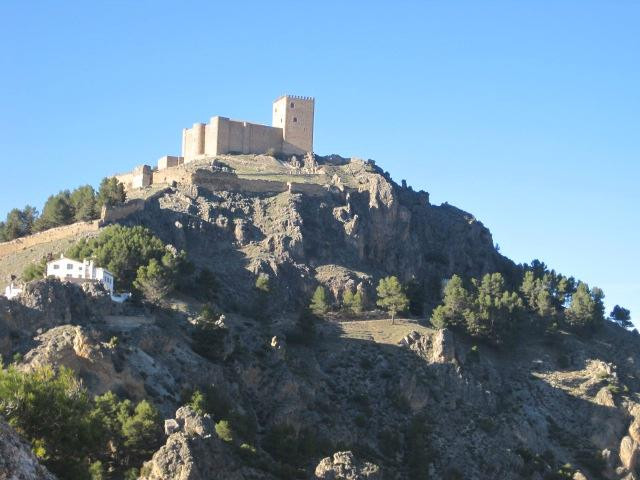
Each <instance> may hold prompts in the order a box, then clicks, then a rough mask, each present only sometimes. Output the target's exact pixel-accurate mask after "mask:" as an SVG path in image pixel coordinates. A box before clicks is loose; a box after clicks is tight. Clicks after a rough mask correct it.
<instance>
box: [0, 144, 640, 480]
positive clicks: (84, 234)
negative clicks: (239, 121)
mask: <svg viewBox="0 0 640 480" xmlns="http://www.w3.org/2000/svg"><path fill="white" fill-rule="evenodd" d="M119 178H121V179H124V178H126V177H123V176H119ZM114 225H117V226H119V227H118V228H120V227H124V229H123V230H121V231H119V232H125V234H126V232H127V231H128V230H126V228H129V227H144V228H146V229H147V231H148V232H149V233H148V234H149V235H152V236H153V237H154V239H159V240H160V242H161V243H162V244H164V245H168V246H170V248H169V249H168V251H170V252H184V254H185V257H186V260H188V263H189V264H190V265H191V266H192V267H193V268H192V270H189V271H187V269H185V271H186V273H184V277H181V278H180V279H179V280H180V282H181V284H180V282H177V283H178V284H177V286H176V288H175V289H174V291H173V292H171V293H168V294H167V295H165V296H164V297H163V298H161V299H159V300H158V301H151V300H149V299H146V300H144V299H142V298H140V297H139V298H137V299H135V300H134V301H133V302H131V303H129V304H124V305H119V304H114V303H113V302H111V301H110V300H109V297H108V296H107V295H106V292H104V291H103V290H102V289H101V288H99V286H95V285H88V284H85V285H82V286H79V285H74V284H70V283H65V282H60V281H58V280H52V279H42V280H37V281H34V282H30V283H29V284H28V285H27V286H26V287H25V291H24V293H23V294H22V296H20V297H18V298H17V299H16V300H12V301H9V300H5V299H0V354H2V356H3V358H15V365H16V368H17V369H18V370H20V371H23V372H29V371H37V370H38V368H39V367H41V366H46V365H50V366H54V367H60V366H66V367H69V368H71V369H72V370H73V371H74V372H75V373H76V374H77V375H78V377H79V378H81V379H82V382H83V388H86V390H87V392H88V395H90V396H93V395H104V394H105V393H107V392H114V393H115V394H116V395H118V396H119V398H122V399H125V398H127V399H130V400H131V401H132V402H134V403H137V402H141V401H143V400H147V401H149V402H151V403H152V404H153V405H154V406H155V407H156V408H157V409H158V411H159V412H160V414H161V417H162V418H164V419H167V420H170V421H169V422H168V423H167V431H166V435H158V436H156V437H153V438H152V440H150V441H149V442H148V444H147V445H146V446H147V450H144V449H143V450H142V452H140V451H138V450H135V452H136V455H133V454H131V456H132V457H135V459H136V462H138V463H137V464H136V463H135V462H134V461H133V460H132V461H131V462H129V463H127V462H126V461H124V460H122V458H123V457H124V456H127V455H128V454H127V453H126V452H127V450H126V448H125V447H121V446H117V448H122V449H123V450H122V452H125V453H123V454H122V455H120V453H118V454H117V455H116V454H114V455H107V454H104V452H103V453H101V454H100V455H102V456H100V455H98V456H95V455H94V454H93V453H91V454H92V455H94V457H91V460H92V461H94V460H96V459H97V458H99V459H100V461H101V462H102V464H103V466H106V465H107V464H108V465H110V466H111V470H109V469H106V468H105V475H108V476H110V477H109V478H123V477H122V475H123V474H124V471H125V467H126V468H127V470H126V471H127V472H128V473H127V475H131V476H129V477H127V478H141V479H145V480H159V479H169V478H171V479H184V480H187V479H189V480H194V479H210V478H221V479H222V478H224V479H249V478H252V479H253V478H263V479H272V478H273V479H275V478H321V479H333V478H349V479H364V478H368V479H374V478H377V479H381V478H384V479H387V478H388V479H405V478H406V479H422V478H431V479H462V478H465V479H489V478H504V479H543V478H544V479H548V478H549V479H553V478H574V479H576V480H579V479H583V478H590V479H591V478H593V479H596V478H610V479H619V478H625V479H633V478H636V468H637V456H638V452H640V448H639V446H638V445H639V444H640V433H639V432H640V395H639V392H640V370H639V369H638V365H640V356H639V354H638V352H639V349H638V347H639V346H640V343H639V339H638V336H637V335H636V334H635V333H632V332H628V331H626V330H625V329H624V328H621V327H620V326H619V325H616V324H615V323H614V322H609V321H605V320H604V317H603V312H600V311H599V310H598V309H599V308H600V307H599V303H598V302H599V301H600V300H601V298H600V297H599V294H598V291H597V290H596V289H591V290H589V289H588V288H587V287H585V286H582V287H580V284H579V283H577V282H575V281H574V279H572V278H570V277H564V276H562V275H560V274H557V273H556V272H554V271H552V270H549V269H548V268H547V267H546V266H544V265H543V264H540V263H539V262H538V263H532V265H531V266H522V265H516V264H514V263H513V262H512V261H511V260H509V259H508V258H505V257H504V256H502V255H501V254H500V253H499V252H498V251H497V250H496V248H495V246H494V242H493V239H492V237H491V233H490V232H489V230H488V229H487V228H486V227H485V226H484V225H483V224H482V223H481V222H480V221H478V220H477V219H475V218H474V217H473V215H471V214H470V213H467V212H464V211H462V210H460V209H458V208H456V207H453V206H451V205H448V204H443V205H432V204H431V203H430V202H429V195H428V193H427V192H423V191H414V190H413V189H412V188H411V187H410V186H408V185H406V183H405V182H401V183H400V184H398V183H396V182H395V181H393V180H392V179H391V177H390V176H389V175H388V174H387V173H386V172H384V171H383V170H382V169H380V168H379V167H378V166H376V165H375V163H373V162H371V161H363V160H359V159H346V158H341V157H338V156H330V157H313V162H311V163H307V164H301V163H295V162H293V161H291V159H287V160H282V159H278V158H276V157H272V156H267V155H220V156H216V157H210V158H204V159H199V160H196V161H193V162H191V163H188V164H184V165H176V166H173V167H169V168H164V169H162V170H155V171H153V172H152V181H150V182H149V185H148V186H146V187H144V188H133V185H129V186H128V190H127V202H126V203H124V204H121V205H115V206H111V207H109V208H106V209H105V210H104V211H103V213H102V215H101V218H100V219H96V220H94V221H92V222H88V223H82V224H75V225H72V226H68V227H60V230H55V231H53V230H52V231H49V233H47V232H44V233H42V234H38V235H40V237H37V236H32V237H25V238H23V239H21V240H20V241H14V242H13V243H11V244H1V245H0V271H1V272H2V273H3V274H6V273H17V274H20V272H22V270H23V267H24V266H26V265H27V264H28V263H30V262H33V261H38V260H39V259H40V258H41V257H42V256H44V255H52V256H57V255H58V254H60V253H65V252H68V251H69V247H70V246H71V244H72V243H75V242H77V241H78V240H81V239H82V238H84V239H87V240H88V242H90V241H91V239H99V238H100V237H101V235H103V234H104V232H112V231H113V230H109V229H113V226H114ZM172 255H175V257H176V258H178V254H177V253H175V254H174V253H172ZM205 271H206V272H209V273H207V275H211V276H212V278H213V279H215V281H212V282H211V283H212V286H211V291H210V292H206V293H204V294H203V293H202V292H201V291H200V290H199V289H198V288H197V287H198V281H200V280H199V279H202V278H203V277H202V275H203V272H205ZM133 273H134V274H135V272H133ZM488 274H493V275H492V276H489V275H488ZM389 276H395V277H397V278H398V279H399V281H400V283H401V284H402V285H403V286H404V288H405V292H406V294H407V296H408V297H409V300H410V306H409V308H408V309H407V310H406V311H405V312H404V313H403V314H402V315H401V318H399V319H398V320H397V321H394V322H392V321H391V320H390V319H389V317H388V315H387V314H386V313H385V312H383V311H380V310H379V309H378V306H377V302H376V298H377V295H378V292H377V289H376V286H377V285H378V282H379V281H380V279H382V278H385V277H389ZM454 276H456V277H454ZM452 277H454V278H458V279H461V280H460V285H459V286H458V287H456V285H458V283H457V281H449V282H448V283H447V281H448V280H449V279H451V278H452ZM473 279H475V281H472V280H473ZM527 282H528V283H527ZM561 285H562V286H561ZM318 287H321V288H324V291H325V292H326V303H327V306H326V307H327V308H326V311H324V312H323V313H322V314H318V315H310V314H309V313H308V312H307V311H306V307H307V306H308V305H309V302H310V299H311V297H312V295H313V293H314V291H317V289H318ZM454 288H457V289H455V290H454ZM443 289H444V298H443ZM585 289H586V290H585ZM347 292H349V293H354V292H359V293H360V294H361V296H362V303H363V305H362V309H363V310H364V311H363V312H353V311H351V312H346V311H345V306H344V302H345V294H346V293H347ZM580 292H582V293H580ZM585 292H586V293H585ZM580 295H582V296H580ZM579 296H580V297H579ZM453 297H455V298H453ZM578 298H580V302H583V303H584V305H585V308H584V309H583V310H585V311H586V312H587V313H584V314H579V313H580V312H578V310H577V306H576V304H577V303H579V302H578V300H576V299H578ZM452 299H453V300H452ZM487 299H488V304H489V306H488V307H486V305H487ZM454 300H455V301H454ZM572 304H573V306H572ZM439 305H440V307H438V306H439ZM459 305H463V306H464V309H462V307H460V309H457V308H458V306H459ZM485 307H486V308H485ZM434 308H439V310H436V311H437V312H439V313H438V314H434V316H433V317H432V312H433V311H434ZM436 320H437V321H436ZM442 327H445V328H442ZM16 354H17V356H16ZM2 385H3V384H2V382H1V381H0V399H1V396H2V391H3V390H2ZM194 392H200V395H201V396H200V397H198V395H195V396H194ZM0 407H2V402H1V401H0ZM127 415H131V416H133V415H134V414H133V413H132V412H129V413H127ZM127 421H129V420H127ZM125 423H126V422H125ZM14 426H15V425H14ZM0 427H1V429H0V432H5V431H9V429H8V427H5V426H4V424H0ZM18 427H19V426H18ZM18 427H17V428H18ZM18 429H19V428H18ZM156 433H157V432H156ZM123 435H124V434H123ZM127 438H129V437H127ZM150 438H151V437H150ZM3 442H4V443H3ZM16 442H17V441H16V440H15V435H14V432H10V434H4V433H0V451H3V450H2V448H3V445H4V446H6V445H8V444H10V445H11V446H14V447H15V448H19V449H20V451H21V452H23V454H24V461H22V463H20V464H19V465H11V466H5V467H4V468H5V469H13V470H14V471H19V470H20V468H22V469H23V470H22V472H23V475H24V476H23V478H45V477H44V476H43V475H45V474H43V473H29V472H35V470H34V468H35V467H34V466H33V465H34V461H35V460H34V458H33V456H30V454H29V452H28V451H27V450H28V449H27V448H26V447H25V445H24V444H22V443H21V444H19V445H18V443H16ZM114 442H115V443H114V445H119V444H118V442H117V441H114ZM16 445H17V446H16ZM32 447H33V445H32ZM151 447H153V448H151ZM114 448H116V447H114ZM117 448H116V450H117ZM131 448H133V447H131ZM117 451H118V452H120V450H117ZM21 458H22V457H21ZM41 460H42V461H43V463H45V464H46V465H48V466H50V467H51V468H53V469H54V470H55V469H56V464H55V462H52V461H51V459H48V460H47V458H46V456H41ZM142 462H144V464H143V463H142ZM1 465H2V464H1V463H0V466H1ZM131 467H133V468H139V467H142V468H140V470H135V471H134V470H131V469H130V468H131ZM38 468H40V469H41V468H42V467H40V466H38ZM56 473H58V475H59V476H60V477H61V478H68V477H64V474H62V475H61V474H60V470H58V471H57V472H56Z"/></svg>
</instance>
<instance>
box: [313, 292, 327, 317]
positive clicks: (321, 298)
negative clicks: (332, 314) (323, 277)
mask: <svg viewBox="0 0 640 480" xmlns="http://www.w3.org/2000/svg"><path fill="white" fill-rule="evenodd" d="M309 309H310V310H311V311H312V312H313V313H314V314H315V315H324V314H325V313H327V312H328V311H329V304H328V303H327V292H326V290H325V289H324V287H323V286H318V288H316V290H315V292H313V297H311V303H310V305H309Z"/></svg>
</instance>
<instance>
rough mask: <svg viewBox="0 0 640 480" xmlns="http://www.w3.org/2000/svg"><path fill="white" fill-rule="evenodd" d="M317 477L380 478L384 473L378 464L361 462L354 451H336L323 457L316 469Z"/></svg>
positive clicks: (330, 479)
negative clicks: (355, 456)
mask: <svg viewBox="0 0 640 480" xmlns="http://www.w3.org/2000/svg"><path fill="white" fill-rule="evenodd" d="M315 478H317V479H321V480H380V479H382V475H381V473H380V468H379V467H378V466H377V465H374V464H373V463H369V462H359V461H357V460H356V459H355V458H354V455H353V453H352V452H336V453H334V454H333V456H331V457H326V458H323V459H322V460H321V461H320V463H319V464H318V466H317V467H316V470H315Z"/></svg>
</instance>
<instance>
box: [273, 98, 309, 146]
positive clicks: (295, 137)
mask: <svg viewBox="0 0 640 480" xmlns="http://www.w3.org/2000/svg"><path fill="white" fill-rule="evenodd" d="M314 109H315V100H314V99H313V98H310V97H297V96H294V95H283V96H282V97H280V98H278V99H277V100H276V101H275V102H273V121H272V122H271V125H273V126H274V127H276V128H281V129H282V153H286V154H299V153H306V152H312V151H313V114H314Z"/></svg>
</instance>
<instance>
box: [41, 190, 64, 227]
mask: <svg viewBox="0 0 640 480" xmlns="http://www.w3.org/2000/svg"><path fill="white" fill-rule="evenodd" d="M70 196H71V193H70V192H69V190H64V191H62V192H60V193H58V194H57V195H51V196H50V197H49V198H48V199H47V202H46V203H45V204H44V208H43V209H42V214H41V215H40V217H38V219H37V220H36V221H35V223H34V231H37V232H41V231H43V230H48V229H50V228H55V227H60V226H62V225H68V224H70V223H73V207H72V206H71V200H70Z"/></svg>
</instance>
